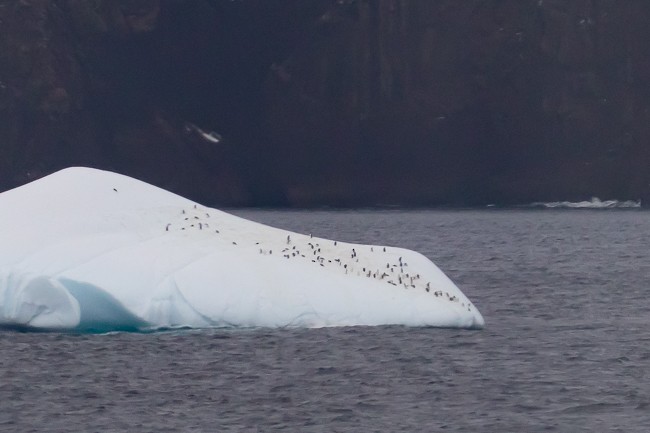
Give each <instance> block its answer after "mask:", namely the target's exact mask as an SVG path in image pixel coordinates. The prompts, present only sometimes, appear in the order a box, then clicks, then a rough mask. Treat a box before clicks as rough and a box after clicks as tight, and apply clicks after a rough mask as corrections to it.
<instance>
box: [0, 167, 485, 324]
mask: <svg viewBox="0 0 650 433" xmlns="http://www.w3.org/2000/svg"><path fill="white" fill-rule="evenodd" d="M383 324H402V325H408V326H443V327H463V328H481V327H482V326H483V325H484V322H483V318H482V317H481V314H480V313H479V312H478V310H477V309H476V308H475V307H474V306H473V305H472V304H471V303H470V301H469V300H468V299H467V298H466V297H465V295H463V293H461V291H460V290H459V289H458V288H457V287H456V286H455V285H454V283H453V282H452V281H451V280H449V278H447V277H446V276H445V275H444V274H443V273H442V272H441V271H440V270H439V269H438V268H437V267H436V266H435V265H434V264H433V263H432V262H431V261H429V260H428V259H427V258H426V257H424V256H423V255H421V254H419V253H416V252H413V251H409V250H405V249H401V248H395V247H381V246H370V245H360V244H350V243H345V242H334V241H332V240H327V239H321V238H315V237H314V238H312V237H310V236H309V235H304V234H298V233H292V232H288V231H285V230H280V229H276V228H272V227H268V226H265V225H262V224H258V223H255V222H251V221H247V220H244V219H242V218H239V217H236V216H233V215H230V214H227V213H224V212H221V211H219V210H217V209H211V208H206V207H203V206H201V205H199V204H196V203H194V202H192V201H190V200H187V199H184V198H182V197H180V196H177V195H175V194H172V193H170V192H168V191H165V190H162V189H160V188H157V187H154V186H152V185H149V184H146V183H144V182H140V181H138V180H135V179H132V178H129V177H126V176H122V175H119V174H115V173H111V172H106V171H100V170H95V169H90V168H80V167H75V168H69V169H65V170H62V171H59V172H57V173H54V174H52V175H50V176H47V177H45V178H42V179H40V180H37V181H35V182H32V183H30V184H27V185H24V186H22V187H19V188H16V189H13V190H11V191H7V192H4V193H2V194H0V325H3V326H17V327H27V328H32V327H33V328H43V329H69V330H76V331H86V330H89V331H110V330H145V329H156V328H163V327H182V326H188V327H213V326H238V327H251V326H268V327H278V326H305V327H319V326H343V325H383Z"/></svg>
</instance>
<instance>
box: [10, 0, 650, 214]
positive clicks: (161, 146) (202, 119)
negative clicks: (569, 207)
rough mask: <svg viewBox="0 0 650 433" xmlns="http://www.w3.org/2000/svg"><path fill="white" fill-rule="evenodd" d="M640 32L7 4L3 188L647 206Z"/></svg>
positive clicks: (607, 17)
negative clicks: (104, 173)
mask: <svg viewBox="0 0 650 433" xmlns="http://www.w3.org/2000/svg"><path fill="white" fill-rule="evenodd" d="M649 20H650V4H648V3H647V2H644V1H627V2H614V1H611V0H592V1H572V2H566V1H557V0H543V1H542V0H526V1H521V0H506V1H497V0H494V1H478V0H476V1H474V0H468V1H460V2H459V1H456V0H440V1H429V2H427V1H416V0H400V1H398V0H377V1H361V0H359V1H355V0H347V1H337V2H332V1H329V0H317V1H309V2H305V1H302V0H289V1H286V0H238V1H231V0H209V1H208V0H197V1H191V2H183V1H178V0H129V1H126V0H99V1H92V2H90V1H75V0H29V1H14V0H0V22H1V25H2V29H3V30H2V34H0V150H1V151H2V154H3V158H2V159H0V189H3V190H4V189H7V188H10V187H14V186H17V185H20V184H23V183H25V182H27V181H29V180H33V179H36V178H38V177H41V176H43V175H45V174H48V173H51V172H53V171H56V170H57V169H59V168H62V167H66V166H70V165H92V166H96V167H104V168H111V169H114V170H118V171H120V172H123V173H126V174H129V175H133V176H136V177H138V178H141V179H145V180H147V181H150V182H152V183H155V184H156V185H162V186H164V187H165V188H167V189H169V190H173V191H175V192H179V193H183V195H186V196H191V198H194V199H197V200H200V201H202V202H211V203H217V202H218V203H224V204H226V203H227V204H264V203H272V204H275V205H278V204H289V205H309V204H339V205H367V204H392V203H402V204H436V203H470V204H471V203H495V202H496V203H513V202H514V203H530V202H534V201H557V200H571V201H579V200H584V199H588V198H589V197H591V196H598V197H607V198H618V199H621V200H625V199H632V200H637V199H645V197H646V196H647V195H648V184H650V178H649V177H650V174H648V171H647V170H646V169H645V167H647V165H648V162H649V159H650V152H648V150H647V146H646V144H645V143H647V141H648V140H647V138H648V136H650V126H648V125H650V122H648V118H647V117H648V114H647V113H648V112H650V111H649V110H648V108H649V107H648V105H649V104H650V102H649V100H648V97H647V91H646V89H645V83H646V82H647V78H648V77H649V76H650V67H649V66H648V62H647V57H648V52H649V51H650V45H649V44H650V42H648V41H650V37H648V36H649V35H648V32H649V31H650V30H648V26H647V22H648V21H649ZM188 123H189V124H192V125H196V126H197V128H199V129H194V130H192V131H198V130H200V131H204V132H205V133H206V134H203V135H202V134H200V133H199V134H197V133H192V131H189V133H188V131H187V129H186V128H185V127H184V126H185V125H187V124H188ZM212 132H214V133H215V134H216V135H211V133H212ZM206 137H207V139H206ZM209 137H222V138H223V139H220V140H219V143H218V144H219V145H218V146H215V142H214V140H210V139H209ZM172 165H173V167H182V169H181V170H173V171H172V170H171V168H172ZM172 173H173V174H172ZM197 179H199V181H197Z"/></svg>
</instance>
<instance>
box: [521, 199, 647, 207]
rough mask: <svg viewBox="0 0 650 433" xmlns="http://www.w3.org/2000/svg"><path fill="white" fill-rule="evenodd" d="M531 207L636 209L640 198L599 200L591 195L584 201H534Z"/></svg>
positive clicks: (639, 205) (639, 203)
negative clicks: (589, 198)
mask: <svg viewBox="0 0 650 433" xmlns="http://www.w3.org/2000/svg"><path fill="white" fill-rule="evenodd" d="M530 206H531V207H542V208H548V209H638V208H640V207H641V200H604V201H603V200H601V199H599V198H598V197H592V198H591V200H584V201H577V202H573V201H551V202H535V203H531V204H530Z"/></svg>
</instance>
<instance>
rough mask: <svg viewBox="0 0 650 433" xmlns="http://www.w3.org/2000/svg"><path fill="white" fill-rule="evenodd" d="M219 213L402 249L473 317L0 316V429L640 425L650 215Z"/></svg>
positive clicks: (649, 318) (648, 412)
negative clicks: (79, 328) (139, 322)
mask: <svg viewBox="0 0 650 433" xmlns="http://www.w3.org/2000/svg"><path fill="white" fill-rule="evenodd" d="M235 213H237V214H239V215H241V216H244V217H246V218H250V219H254V220H257V221H261V222H264V223H268V224H271V225H275V226H279V227H282V228H287V229H291V230H295V231H299V232H303V233H313V234H314V235H315V236H323V237H328V238H335V239H339V240H346V241H354V242H361V243H377V244H388V245H395V246H401V247H407V248H412V249H415V250H418V251H420V252H422V253H424V254H425V255H427V256H428V257H429V258H431V259H432V260H433V261H434V262H435V263H437V264H438V266H439V267H440V268H442V269H443V270H444V271H445V272H446V273H447V274H448V275H449V276H450V277H451V278H452V280H454V281H455V282H456V283H457V285H458V286H459V287H460V288H461V289H462V290H463V291H464V293H465V294H466V295H467V296H468V297H469V298H470V299H471V300H472V301H473V303H474V304H475V305H476V306H477V307H478V308H479V309H480V311H481V312H482V313H483V316H484V317H485V319H486V322H487V326H486V328H485V329H484V330H480V331H466V330H452V329H433V328H405V327H400V326H385V327H347V328H326V329H247V330H184V331H173V332H159V333H152V334H134V333H115V334H104V335H70V334H56V333H41V334H39V333H20V332H12V331H3V332H0V431H1V432H30V431H48V432H64V431H75V432H76V431H85V432H94V431H97V432H113V431H114V432H122V431H130V432H140V431H152V432H217V431H233V432H249V431H250V432H257V431H260V432H267V431H296V432H374V431H376V432H393V431H404V432H426V431H448V432H541V431H557V432H609V431H620V432H648V431H650V327H649V326H648V325H650V300H649V299H648V294H649V293H650V290H648V286H649V285H650V280H649V277H650V212H646V211H639V210H628V211H620V210H618V211H617V210H606V211H593V210H590V211H587V210H573V211H566V210H565V211H561V210H467V211H465V210H450V211H440V210H433V211H259V210H246V211H242V210H240V211H236V212H235Z"/></svg>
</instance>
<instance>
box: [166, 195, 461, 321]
mask: <svg viewBox="0 0 650 433" xmlns="http://www.w3.org/2000/svg"><path fill="white" fill-rule="evenodd" d="M179 217H180V219H179V221H178V222H177V223H167V224H166V226H165V231H166V232H171V231H179V230H180V231H188V230H199V231H203V232H205V233H206V235H207V234H208V233H212V234H213V235H215V236H218V237H219V238H220V239H222V240H223V242H224V244H228V243H231V244H232V245H234V246H245V245H244V244H243V243H241V240H239V242H238V240H237V239H236V235H237V233H236V230H235V229H234V228H233V229H232V230H228V228H227V227H223V226H222V227H218V226H217V225H216V223H217V222H216V220H217V219H216V218H212V219H211V218H210V213H209V212H208V210H206V209H202V208H200V207H198V206H197V205H194V207H193V208H191V209H188V210H185V209H182V210H181V214H180V215H179ZM292 234H293V237H292V236H291V235H292ZM292 234H288V235H287V237H286V239H283V240H282V244H283V245H282V248H281V249H280V250H277V248H278V247H277V242H274V245H275V248H276V250H275V251H274V250H273V248H271V247H269V246H268V245H264V243H263V242H254V244H253V245H251V246H254V247H255V248H256V249H258V250H259V254H261V255H268V256H277V257H281V258H283V259H285V260H306V261H309V262H311V263H313V264H314V266H320V267H323V268H329V269H330V270H334V269H336V270H338V271H339V272H342V273H344V274H346V275H351V276H357V277H364V278H373V279H375V280H378V281H383V282H385V283H386V284H391V285H393V286H395V287H403V288H404V289H419V290H425V291H426V292H428V293H431V294H432V295H433V296H435V297H437V298H441V299H443V300H448V301H449V302H460V300H459V299H458V297H456V296H455V295H450V294H449V293H448V292H446V291H442V290H434V287H433V286H432V284H431V282H429V281H424V280H423V279H422V278H420V274H418V273H412V272H409V266H408V263H407V262H405V261H404V260H402V257H399V258H397V259H395V256H396V254H391V252H390V247H379V246H363V245H354V246H351V245H350V244H347V245H346V244H343V245H339V243H338V241H331V240H326V239H319V238H314V237H312V235H299V234H294V233H292ZM362 248H363V249H366V248H367V250H368V251H362V250H361V249H362ZM365 254H369V255H373V258H372V260H365V258H364V257H363V256H364V255H365ZM379 254H385V255H386V257H388V258H389V260H388V261H386V263H385V265H382V266H380V267H377V257H376V255H379ZM368 262H371V263H372V265H370V264H367V263H368ZM460 303H461V306H462V307H463V308H466V309H467V311H472V305H471V303H469V302H468V303H467V304H465V303H463V302H460Z"/></svg>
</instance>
